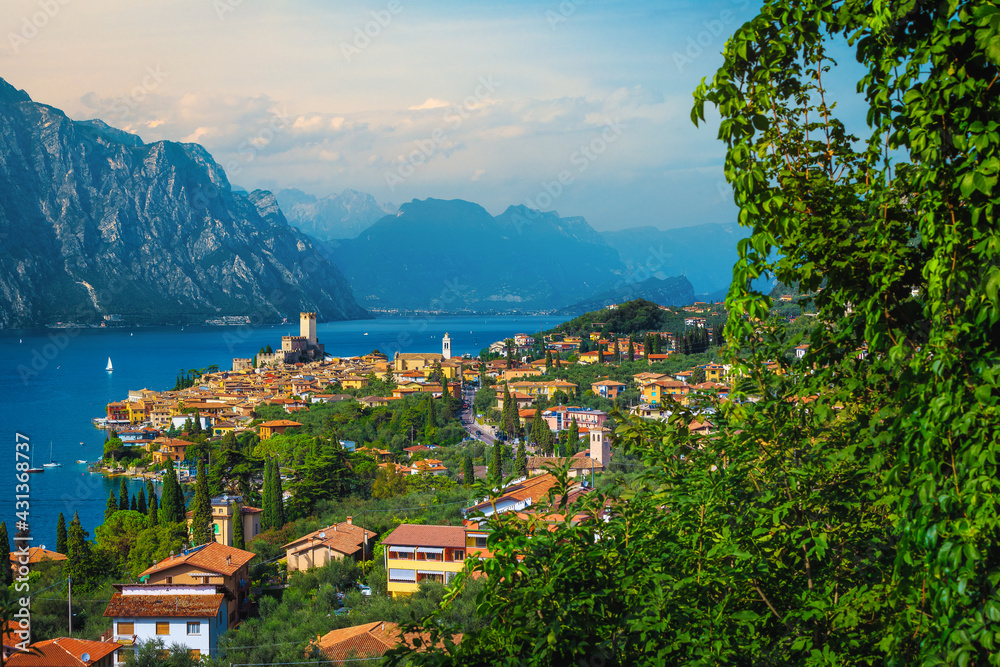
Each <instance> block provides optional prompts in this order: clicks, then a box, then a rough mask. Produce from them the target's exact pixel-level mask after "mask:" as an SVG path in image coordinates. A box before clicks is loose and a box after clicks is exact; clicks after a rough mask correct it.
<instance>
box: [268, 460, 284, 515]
mask: <svg viewBox="0 0 1000 667" xmlns="http://www.w3.org/2000/svg"><path fill="white" fill-rule="evenodd" d="M271 484H272V485H273V486H274V489H273V491H272V492H271V497H272V498H274V520H275V521H276V524H275V528H281V527H282V526H284V525H285V499H284V497H283V495H284V490H283V489H282V488H281V466H280V465H279V464H278V459H275V460H274V473H273V474H272V475H271Z"/></svg>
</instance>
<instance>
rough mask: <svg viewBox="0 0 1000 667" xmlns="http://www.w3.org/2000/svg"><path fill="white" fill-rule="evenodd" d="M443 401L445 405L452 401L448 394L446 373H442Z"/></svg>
mask: <svg viewBox="0 0 1000 667" xmlns="http://www.w3.org/2000/svg"><path fill="white" fill-rule="evenodd" d="M441 399H442V400H443V401H444V402H445V405H447V404H448V401H449V400H451V395H450V394H449V393H448V377H447V376H446V375H445V374H444V372H442V373H441Z"/></svg>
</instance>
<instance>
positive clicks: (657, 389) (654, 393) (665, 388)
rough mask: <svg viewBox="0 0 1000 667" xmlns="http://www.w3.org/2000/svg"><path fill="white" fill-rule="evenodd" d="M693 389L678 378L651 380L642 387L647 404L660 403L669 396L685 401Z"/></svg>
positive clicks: (643, 400) (643, 398) (644, 400)
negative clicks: (677, 379)
mask: <svg viewBox="0 0 1000 667" xmlns="http://www.w3.org/2000/svg"><path fill="white" fill-rule="evenodd" d="M690 391H691V387H689V386H688V385H687V384H686V383H684V382H678V381H676V380H658V381H656V382H650V383H649V384H647V385H646V386H644V387H643V388H642V402H643V403H645V404H647V405H653V406H656V405H660V404H661V403H663V401H664V399H666V398H667V397H668V396H672V397H673V398H674V400H676V401H680V402H681V403H684V402H685V401H686V400H687V395H688V392H690Z"/></svg>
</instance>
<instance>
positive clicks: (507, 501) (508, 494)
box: [462, 473, 556, 518]
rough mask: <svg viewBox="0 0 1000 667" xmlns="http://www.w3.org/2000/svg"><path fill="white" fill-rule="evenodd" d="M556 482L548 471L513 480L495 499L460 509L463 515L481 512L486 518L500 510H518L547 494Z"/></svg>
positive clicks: (525, 507) (498, 512) (529, 505)
mask: <svg viewBox="0 0 1000 667" xmlns="http://www.w3.org/2000/svg"><path fill="white" fill-rule="evenodd" d="M555 484H556V478H555V477H554V476H552V475H551V474H549V473H546V474H544V475H538V476H536V477H528V478H527V479H522V480H520V481H515V482H513V483H512V484H510V485H509V486H508V487H507V488H505V489H504V490H503V493H502V494H501V495H500V497H498V498H497V499H496V500H495V501H490V500H484V501H483V502H481V503H479V504H477V505H473V506H472V507H470V508H468V509H465V510H462V514H463V515H467V514H469V513H475V512H478V513H481V514H483V515H484V516H485V517H486V518H488V517H490V516H491V515H493V514H500V513H501V512H519V511H521V510H523V509H527V508H528V507H531V505H533V504H534V503H537V502H539V501H541V500H542V499H543V498H545V497H547V496H548V493H549V490H550V489H552V488H553V487H554V486H555Z"/></svg>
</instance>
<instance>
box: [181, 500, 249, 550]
mask: <svg viewBox="0 0 1000 667" xmlns="http://www.w3.org/2000/svg"><path fill="white" fill-rule="evenodd" d="M263 512H264V510H262V509H260V508H259V507H250V506H249V505H244V504H243V498H242V496H229V495H222V496H217V497H215V498H212V533H213V535H214V540H215V541H216V542H218V543H219V544H221V545H222V546H224V547H231V546H234V544H233V543H234V542H235V541H236V522H235V521H234V520H233V517H235V516H237V515H239V517H240V520H241V521H242V522H243V540H244V542H243V543H244V544H246V543H247V542H249V541H250V540H252V539H253V538H255V537H257V536H258V535H260V515H261V514H262V513H263ZM191 515H192V512H188V513H187V520H188V528H189V529H190V527H191Z"/></svg>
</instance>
